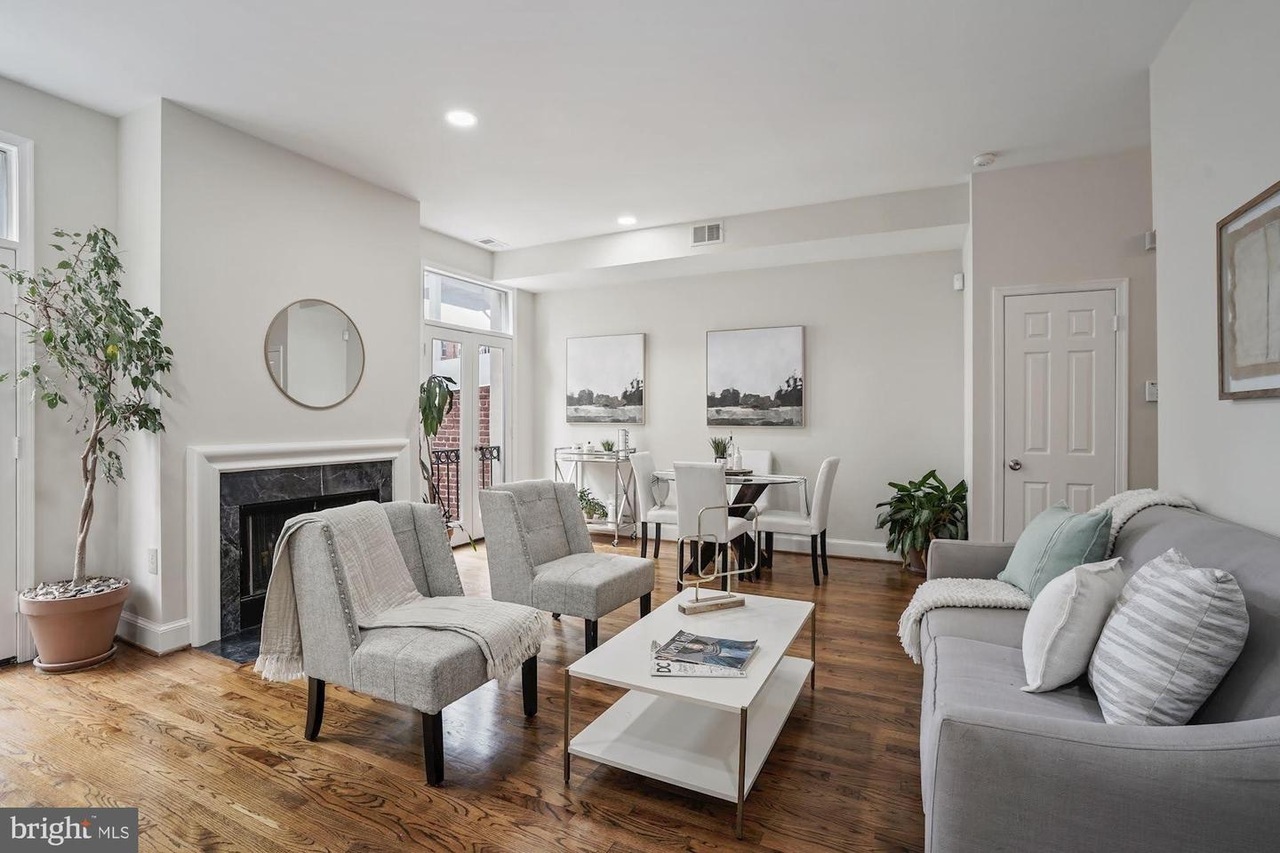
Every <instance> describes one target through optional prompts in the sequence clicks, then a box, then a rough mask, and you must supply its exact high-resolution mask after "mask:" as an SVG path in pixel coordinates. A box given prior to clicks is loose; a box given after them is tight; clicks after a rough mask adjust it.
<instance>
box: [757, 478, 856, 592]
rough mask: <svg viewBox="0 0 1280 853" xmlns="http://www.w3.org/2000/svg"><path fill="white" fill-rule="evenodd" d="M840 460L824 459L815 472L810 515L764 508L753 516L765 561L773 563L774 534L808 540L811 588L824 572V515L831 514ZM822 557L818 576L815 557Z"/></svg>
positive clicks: (825, 526)
mask: <svg viewBox="0 0 1280 853" xmlns="http://www.w3.org/2000/svg"><path fill="white" fill-rule="evenodd" d="M839 467H840V459H839V457H836V456H832V457H829V458H827V459H824V460H823V462H822V467H821V468H819V469H818V482H817V483H816V484H814V487H813V503H812V504H811V507H812V508H811V509H810V511H809V512H807V513H806V512H791V511H789V510H781V509H767V510H765V511H764V512H761V513H760V514H759V515H758V516H756V519H755V522H756V529H757V530H759V531H761V532H762V533H764V550H765V551H766V553H767V554H768V557H767V558H766V560H767V562H768V563H769V564H770V565H771V564H772V560H773V534H775V533H784V534H791V535H795V536H808V537H809V558H810V561H811V562H812V563H813V585H814V586H819V585H820V584H821V583H822V576H823V575H826V574H828V571H827V516H828V515H829V514H830V512H831V490H832V488H833V487H834V485H835V481H836V470H837V469H839ZM819 556H821V558H822V573H821V575H820V574H819V573H818V558H819Z"/></svg>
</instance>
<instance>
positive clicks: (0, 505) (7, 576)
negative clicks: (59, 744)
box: [0, 245, 30, 661]
mask: <svg viewBox="0 0 1280 853" xmlns="http://www.w3.org/2000/svg"><path fill="white" fill-rule="evenodd" d="M0 264H5V265H6V266H10V267H17V265H18V256H17V254H16V253H15V252H14V250H13V249H12V248H10V247H8V246H3V245H0ZM0 291H2V292H3V294H4V296H3V297H2V302H0V307H2V308H3V310H5V311H12V310H14V308H15V307H16V306H15V300H14V296H15V294H14V288H13V285H12V284H10V282H9V279H8V278H6V277H4V276H0ZM17 360H18V338H17V321H15V320H14V319H13V318H12V317H0V373H3V374H9V375H10V376H12V374H13V371H14V369H15V367H16V365H17ZM23 393H30V389H29V388H24V389H23ZM18 394H19V392H18V390H17V389H16V388H15V387H14V385H13V382H12V379H10V381H9V382H6V383H5V384H4V385H0V661H3V660H7V659H9V658H11V657H15V656H16V655H17V653H18V589H17V588H18V463H17V460H16V459H15V458H14V452H13V451H14V447H13V442H14V440H15V438H16V436H17V435H18Z"/></svg>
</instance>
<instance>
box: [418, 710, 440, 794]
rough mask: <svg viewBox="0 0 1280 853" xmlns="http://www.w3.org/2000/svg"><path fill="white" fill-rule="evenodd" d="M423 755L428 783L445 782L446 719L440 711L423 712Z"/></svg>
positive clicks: (435, 786)
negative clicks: (432, 712)
mask: <svg viewBox="0 0 1280 853" xmlns="http://www.w3.org/2000/svg"><path fill="white" fill-rule="evenodd" d="M422 757H423V759H424V760H425V761H426V765H427V784H428V785H430V786H431V787H433V788H438V787H440V786H441V785H442V784H444V720H443V718H442V717H441V716H440V712H439V711H436V712H435V713H434V714H428V713H426V712H425V711H424V712H423V713H422Z"/></svg>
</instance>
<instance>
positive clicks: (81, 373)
mask: <svg viewBox="0 0 1280 853" xmlns="http://www.w3.org/2000/svg"><path fill="white" fill-rule="evenodd" d="M53 233H54V237H55V238H57V239H58V240H59V241H61V242H60V243H54V244H52V245H53V248H54V249H56V250H57V251H58V252H59V253H60V254H61V255H62V259H61V260H59V261H58V263H57V266H56V267H55V268H54V269H52V270H50V269H47V268H46V269H41V270H39V271H37V272H35V273H30V274H28V273H24V272H22V271H21V270H15V269H10V268H8V267H4V268H3V269H0V271H2V272H3V273H4V274H5V275H6V276H7V277H8V278H9V280H10V281H11V282H13V284H14V285H15V287H16V289H17V297H18V299H17V305H16V307H15V310H14V311H12V312H7V311H6V312H0V313H4V314H5V315H6V316H10V317H13V318H14V319H16V320H17V321H18V323H19V324H20V325H21V326H23V327H25V329H26V331H27V334H28V335H29V336H30V338H31V341H32V343H33V344H34V345H35V347H36V351H37V357H36V360H35V361H34V362H33V363H32V364H30V365H26V366H24V367H23V368H22V369H20V370H18V371H17V373H16V374H14V375H13V377H12V378H13V379H14V380H15V381H17V382H19V383H22V382H26V381H30V382H31V383H32V385H33V386H34V393H35V396H36V398H37V399H38V400H39V401H40V402H42V403H43V404H44V405H46V406H48V407H49V408H50V409H58V408H61V407H64V406H65V407H69V408H71V411H72V414H71V415H70V417H69V418H68V421H69V422H70V423H71V424H72V425H73V427H74V429H75V431H76V434H77V435H80V436H82V438H83V440H84V449H83V451H82V452H81V454H80V480H81V488H82V492H81V499H80V516H79V522H78V524H77V527H76V542H75V562H74V564H73V565H72V567H71V578H70V579H68V580H60V581H56V582H46V583H41V584H40V585H39V586H37V587H34V588H33V589H28V590H26V591H24V592H23V593H22V595H21V596H20V597H19V599H18V608H19V610H20V611H21V612H22V613H23V614H24V615H26V617H27V624H28V625H29V626H30V628H31V634H32V636H33V638H34V639H35V643H36V653H37V657H36V660H35V665H36V666H37V667H39V668H40V669H43V670H45V671H51V672H65V671H71V670H76V669H84V668H85V667H89V666H95V665H97V664H99V663H102V662H103V661H106V660H108V659H110V657H111V656H112V655H113V654H114V653H115V634H116V625H117V624H118V623H119V621H120V612H121V610H122V609H123V608H124V602H125V598H127V597H128V594H129V581H128V580H127V579H124V578H112V577H99V576H95V575H89V574H88V571H87V566H86V549H87V547H88V543H89V530H90V528H91V526H92V525H93V513H94V490H95V489H96V487H97V484H98V478H99V477H102V478H103V479H104V480H106V481H107V482H108V483H115V482H116V481H118V480H120V479H122V478H123V477H124V466H123V462H122V459H121V457H120V451H121V450H123V449H124V446H125V440H126V439H127V438H128V436H129V433H131V432H134V431H137V430H145V431H147V432H152V433H155V432H160V431H161V430H163V429H164V423H163V421H162V420H161V416H160V409H159V407H158V406H156V405H155V403H154V402H153V401H154V399H155V398H156V396H157V395H160V396H169V392H168V391H167V390H166V389H165V387H164V386H163V385H162V384H161V383H160V377H162V376H163V375H164V374H165V373H168V372H169V369H170V367H171V365H172V357H173V350H171V349H169V347H167V346H165V345H164V343H163V342H162V341H161V340H160V329H161V325H162V324H161V321H160V318H159V317H158V316H157V315H156V314H154V313H153V312H152V311H151V310H150V309H148V308H134V307H133V306H132V305H130V304H129V302H128V300H126V299H125V298H124V297H123V296H121V295H120V275H121V273H122V272H123V269H122V267H121V265H120V260H119V258H117V257H116V248H117V242H116V237H115V235H114V234H112V233H111V232H110V231H108V230H106V229H105V228H95V229H94V230H92V231H90V232H88V233H87V234H83V235H82V234H79V233H74V234H68V233H67V232H65V231H55V232H53ZM62 243H65V244H66V245H65V247H64V246H63V245H62ZM9 378H10V377H9V376H8V375H7V374H5V375H0V381H3V380H7V379H9ZM73 402H74V405H73Z"/></svg>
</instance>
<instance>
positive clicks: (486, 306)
mask: <svg viewBox="0 0 1280 853" xmlns="http://www.w3.org/2000/svg"><path fill="white" fill-rule="evenodd" d="M422 298H423V313H422V317H423V319H424V320H427V321H435V322H438V323H448V324H450V325H452V326H465V327H466V328H468V329H483V330H485V331H489V332H503V333H507V334H510V332H511V294H509V293H508V292H507V291H505V290H501V289H500V288H497V287H489V286H487V285H483V284H479V283H478V282H474V281H467V280H465V279H461V278H454V277H452V276H448V275H443V274H441V273H437V272H432V271H431V270H426V271H424V273H423V278H422Z"/></svg>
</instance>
